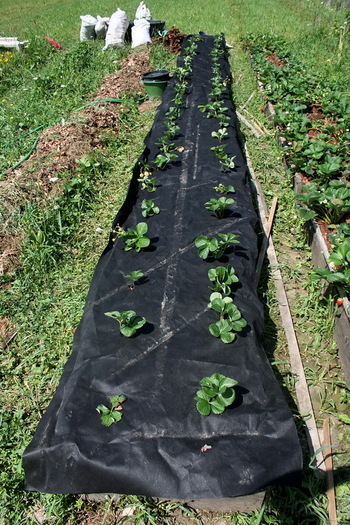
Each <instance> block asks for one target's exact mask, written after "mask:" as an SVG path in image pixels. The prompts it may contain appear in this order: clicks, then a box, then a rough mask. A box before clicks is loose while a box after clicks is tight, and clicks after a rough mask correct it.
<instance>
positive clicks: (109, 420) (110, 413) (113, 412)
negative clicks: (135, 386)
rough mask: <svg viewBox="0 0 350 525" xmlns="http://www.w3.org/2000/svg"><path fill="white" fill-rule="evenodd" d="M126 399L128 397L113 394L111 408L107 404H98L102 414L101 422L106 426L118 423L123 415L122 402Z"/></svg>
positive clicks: (97, 408) (110, 399)
mask: <svg viewBox="0 0 350 525" xmlns="http://www.w3.org/2000/svg"><path fill="white" fill-rule="evenodd" d="M125 400H126V397H125V396H123V395H121V396H112V397H110V398H109V401H110V404H111V408H108V407H106V406H105V405H98V407H96V410H97V412H98V413H99V414H101V423H102V425H104V426H105V427H110V426H111V425H112V424H113V423H118V421H120V420H121V419H122V417H123V413H122V410H123V407H122V403H124V401H125Z"/></svg>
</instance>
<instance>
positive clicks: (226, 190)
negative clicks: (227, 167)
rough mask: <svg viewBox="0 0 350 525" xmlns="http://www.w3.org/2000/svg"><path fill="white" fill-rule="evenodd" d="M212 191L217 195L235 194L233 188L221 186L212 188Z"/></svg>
mask: <svg viewBox="0 0 350 525" xmlns="http://www.w3.org/2000/svg"><path fill="white" fill-rule="evenodd" d="M214 190H215V191H217V192H218V193H235V192H236V190H235V189H234V187H233V186H224V185H223V184H219V185H218V186H214Z"/></svg>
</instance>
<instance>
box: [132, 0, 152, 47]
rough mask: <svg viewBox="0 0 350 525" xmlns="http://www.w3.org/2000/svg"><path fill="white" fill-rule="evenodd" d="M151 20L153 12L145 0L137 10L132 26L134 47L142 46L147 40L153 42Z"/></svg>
mask: <svg viewBox="0 0 350 525" xmlns="http://www.w3.org/2000/svg"><path fill="white" fill-rule="evenodd" d="M150 20H152V17H151V13H150V12H149V9H148V8H147V6H146V4H145V2H141V3H140V5H139V7H138V8H137V10H136V14H135V20H134V25H133V27H132V28H131V38H132V44H131V47H132V48H134V47H137V46H141V45H142V44H146V43H147V42H152V40H151V36H150V27H151V24H150V22H149V21H150Z"/></svg>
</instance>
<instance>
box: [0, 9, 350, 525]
mask: <svg viewBox="0 0 350 525" xmlns="http://www.w3.org/2000/svg"><path fill="white" fill-rule="evenodd" d="M147 5H148V6H149V7H150V9H151V12H152V15H153V17H154V18H159V19H166V22H167V26H168V27H170V26H171V25H172V24H174V25H176V26H177V27H179V28H180V29H181V31H183V32H188V33H196V32H198V31H199V30H205V31H206V32H208V33H210V34H217V33H219V32H221V31H223V32H224V34H225V38H226V40H227V42H228V43H229V44H232V45H233V49H231V51H230V54H231V65H232V70H233V76H234V97H235V102H236V105H237V108H239V107H242V106H243V105H244V104H245V103H246V102H247V100H248V98H249V97H250V96H251V95H252V93H254V96H253V98H252V99H251V100H250V102H249V104H248V106H247V109H248V110H249V112H250V113H251V114H252V115H254V116H255V118H256V119H257V120H258V121H263V122H264V123H265V126H268V122H267V120H266V119H265V117H264V115H263V114H262V113H261V110H260V108H261V106H262V104H263V100H262V99H261V97H260V95H259V94H258V92H257V89H256V82H255V77H254V75H253V74H252V72H251V70H250V65H249V58H248V56H247V54H246V52H245V49H244V46H243V37H244V35H246V34H247V33H253V34H254V33H255V34H269V35H271V34H272V32H273V33H274V35H273V36H277V37H279V38H281V37H283V39H284V41H285V42H286V43H287V44H288V47H289V49H292V50H293V54H294V56H296V57H298V59H299V61H300V62H303V63H304V64H305V66H306V69H307V70H310V71H312V72H317V74H321V76H322V78H325V79H326V80H327V82H328V81H332V82H335V83H336V84H337V86H338V88H339V89H338V90H337V93H336V92H334V91H333V92H332V95H331V96H329V97H327V95H326V97H325V98H324V100H323V103H324V104H323V111H324V114H325V115H327V116H329V117H331V115H333V114H337V115H339V114H343V113H345V111H344V110H345V109H346V108H347V107H348V102H347V96H345V97H344V93H343V91H344V86H347V85H349V82H350V66H349V64H350V60H349V55H350V51H349V43H348V33H346V32H345V31H344V29H342V26H343V24H344V21H345V14H344V11H342V10H339V9H332V10H329V9H328V8H327V7H326V5H324V4H323V5H322V4H321V2H319V1H316V0H310V1H307V0H294V1H292V0H263V1H262V0H259V1H257V0H245V2H244V3H242V2H235V3H232V2H231V1H229V0H224V2H222V3H221V4H220V9H217V6H216V5H215V6H214V7H215V8H213V4H212V3H211V2H207V1H205V2H204V3H203V1H201V2H199V0H193V2H191V5H190V7H189V5H188V3H187V4H186V3H185V2H181V1H180V3H179V2H177V3H176V4H174V3H172V2H169V1H166V0H163V1H162V2H161V3H159V2H155V0H150V1H149V2H147ZM1 7H2V21H1V26H0V30H1V33H2V35H4V36H7V35H17V36H18V37H19V38H20V39H21V40H24V39H28V40H29V41H30V45H29V46H28V48H27V50H26V51H25V53H23V54H17V53H13V59H12V58H11V60H9V61H8V62H6V63H5V64H4V63H0V67H1V72H0V76H1V88H0V89H1V95H0V121H1V127H0V129H1V131H0V133H1V142H2V151H1V154H0V155H1V157H0V162H1V169H0V172H1V173H3V172H4V170H5V168H7V167H8V166H12V165H13V164H15V163H16V162H18V160H20V159H21V158H22V157H23V156H24V155H25V154H26V153H27V152H28V151H29V150H30V149H31V148H32V146H33V144H34V142H35V140H36V138H37V137H38V135H39V133H40V132H41V130H42V129H44V128H41V130H39V129H38V130H37V131H36V132H34V133H31V131H32V130H34V129H35V128H37V127H39V126H42V125H46V124H48V123H49V122H51V121H56V120H57V119H59V120H61V119H62V118H66V117H67V115H68V113H69V111H70V110H75V109H77V108H78V107H80V106H82V105H83V104H84V103H85V102H86V100H89V99H90V97H93V92H94V90H95V89H96V88H97V87H98V85H99V83H100V81H101V79H102V76H103V75H104V74H106V73H108V72H112V71H114V70H115V68H117V67H118V60H119V58H120V57H121V56H123V55H124V53H126V52H129V48H125V49H123V50H121V51H111V52H107V53H101V47H102V45H101V43H99V42H90V43H89V44H88V45H82V46H81V45H80V44H79V43H78V33H79V26H80V19H79V16H80V15H81V14H84V13H85V12H86V11H87V10H89V11H90V12H91V14H94V15H95V14H97V13H99V11H100V9H101V4H100V3H98V2H96V1H94V0H92V1H90V2H89V3H88V4H86V2H83V1H82V0H78V1H76V2H71V1H70V0H62V1H61V2H59V3H57V2H53V1H51V0H50V1H49V2H46V3H45V6H43V3H42V2H37V1H36V0H34V1H32V2H30V3H28V2H24V1H23V0H21V1H20V2H17V3H15V4H14V3H6V4H5V3H4V2H3V3H2V5H1ZM43 7H45V8H43ZM120 7H121V8H122V9H125V10H126V11H127V13H128V15H129V17H130V19H132V18H133V15H134V12H135V9H136V7H137V6H136V5H135V4H134V3H132V2H130V1H129V0H123V1H122V2H121V4H120ZM103 9H104V12H103V13H99V14H101V16H105V15H109V14H110V13H112V12H113V11H114V10H115V2H112V1H111V0H106V1H105V2H104V5H103ZM44 35H49V36H50V37H52V38H53V39H55V40H56V41H58V42H60V43H61V44H62V48H63V50H62V52H61V51H59V52H58V50H55V49H54V48H52V46H50V45H49V44H48V42H47V41H45V40H44V39H43V36H44ZM79 48H81V49H79ZM56 51H57V52H56ZM0 52H1V51H0ZM66 55H68V57H67V58H65V62H64V66H63V64H60V61H61V60H62V59H63V57H64V56H66ZM168 60H169V58H167V59H166V61H163V62H161V61H158V62H151V63H152V66H151V68H152V69H156V68H158V67H159V68H160V69H167V68H168V66H169V63H170V62H168ZM79 61H81V67H82V69H84V71H83V72H80V71H79ZM7 66H8V68H7ZM5 68H6V69H5ZM66 72H69V75H66ZM59 75H63V78H60V76H59ZM34 77H37V79H40V80H39V82H38V83H37V80H34ZM83 77H84V78H83ZM67 80H68V81H69V82H68V84H67ZM64 84H66V86H67V87H65V88H63V87H61V85H64ZM45 86H47V88H48V92H47V95H48V97H47V100H46V91H45V89H46V88H45ZM213 87H215V86H213ZM3 99H4V100H3ZM132 104H133V105H134V102H133V103H132ZM296 106H297V104H296ZM346 111H347V110H346ZM176 112H177V110H176V109H175V110H174V112H173V113H174V114H175V113H176ZM295 113H297V114H298V115H297V116H296V117H295V118H296V120H298V119H300V120H301V121H302V122H301V123H300V124H299V123H298V122H297V125H296V126H295V127H294V128H295V132H294V133H295V135H296V136H297V137H299V136H300V135H302V136H304V135H305V132H306V131H307V130H308V129H310V124H309V122H308V121H306V120H305V114H304V113H303V112H302V111H299V110H297V111H296V112H295ZM280 114H281V113H280ZM11 117H12V118H11ZM248 118H249V117H248ZM281 118H282V117H281ZM283 118H284V119H285V120H284V122H285V125H284V127H285V128H286V125H287V124H288V114H287V115H283ZM306 118H308V117H306ZM152 119H153V114H150V113H148V114H147V113H146V114H142V115H141V114H140V113H139V112H138V111H137V110H136V109H135V111H134V110H131V111H130V112H129V113H128V117H127V122H125V121H124V124H123V123H122V121H120V127H121V129H123V126H124V125H125V124H126V123H127V128H126V129H125V133H124V134H122V136H120V137H119V138H118V139H115V140H114V139H113V141H112V140H111V139H110V138H108V140H107V138H106V143H107V142H108V150H107V151H104V152H103V156H102V157H103V160H104V162H105V161H107V165H106V164H105V168H104V169H102V170H101V171H100V172H99V174H98V175H97V176H93V177H92V178H90V176H89V178H88V180H90V181H93V184H94V192H93V199H92V200H91V201H89V199H87V200H88V201H89V202H88V203H87V207H86V209H85V208H84V209H83V210H81V211H80V212H79V216H80V218H79V221H78V222H79V225H74V227H73V226H71V227H70V228H72V229H73V230H74V231H75V233H72V235H70V236H68V235H67V236H66V233H65V235H64V236H63V238H64V242H63V244H62V247H61V248H60V253H61V255H60V256H59V261H58V263H55V264H52V268H51V270H50V272H49V273H48V274H47V277H46V278H45V274H44V273H43V277H44V279H43V280H44V281H45V285H43V282H42V279H38V277H37V276H38V274H39V271H38V270H37V269H36V268H33V273H32V271H31V270H32V267H31V265H24V267H23V269H25V272H24V273H23V274H22V273H21V272H20V271H19V270H16V271H15V274H10V275H9V274H4V275H1V276H0V281H1V290H0V295H1V307H0V308H1V315H2V316H4V317H7V318H12V319H14V321H15V323H16V327H17V329H18V334H19V335H18V337H17V339H16V340H15V341H14V342H13V343H12V344H11V345H9V346H8V347H7V348H6V350H4V351H2V355H1V383H2V394H1V409H0V417H1V427H0V443H1V444H0V446H1V449H2V458H1V469H0V501H1V505H0V522H2V523H4V524H5V525H7V524H11V525H17V524H24V523H25V524H28V525H34V524H37V523H38V520H37V518H36V517H35V516H37V517H39V518H40V519H41V520H45V521H46V522H47V523H57V524H59V523H65V524H67V525H73V524H74V525H79V524H85V523H87V521H88V520H90V522H92V523H93V522H94V520H95V522H97V523H101V524H102V523H103V524H104V525H107V524H108V525H112V524H114V523H115V522H116V519H119V518H118V516H119V517H120V514H118V513H120V511H121V510H122V509H125V508H126V509H127V510H128V512H130V513H133V514H132V516H129V518H128V519H127V521H130V522H132V521H134V522H135V523H140V524H146V523H159V524H163V523H167V522H169V523H171V522H172V523H176V522H177V521H179V522H180V520H181V519H182V520H184V519H186V520H187V523H208V520H207V516H206V515H199V516H198V515H197V516H196V514H195V513H194V512H193V511H190V510H188V509H186V507H185V506H184V505H182V504H175V503H169V502H163V501H160V502H156V501H154V500H152V499H150V498H144V497H137V496H123V497H122V498H121V499H120V501H119V502H117V503H116V502H113V501H110V500H109V501H107V502H102V503H96V502H88V501H84V500H83V499H81V498H80V497H79V496H75V495H68V496H64V495H44V494H32V493H27V492H25V491H24V485H23V471H22V469H21V454H22V452H23V450H24V448H25V446H26V445H27V444H28V443H29V441H30V439H31V437H32V434H33V432H34V429H35V427H36V425H37V423H38V421H39V419H40V416H41V414H42V413H43V411H44V410H45V408H46V407H47V404H48V402H49V400H50V399H51V397H52V394H53V392H54V391H55V389H56V386H57V384H58V381H59V378H60V376H61V372H62V367H63V366H64V364H65V362H66V359H67V356H68V355H69V354H70V352H71V343H72V332H73V331H74V330H75V328H76V326H77V324H78V322H79V319H80V318H81V315H82V311H83V307H84V301H85V296H86V293H87V290H88V286H89V282H90V280H91V275H92V272H93V269H94V267H95V265H96V262H97V260H98V257H99V255H100V253H101V252H102V250H103V248H104V246H105V244H106V239H107V237H108V234H109V229H110V224H111V220H112V219H113V217H114V215H115V211H116V210H117V209H119V207H120V206H121V204H122V203H123V199H124V196H125V192H126V189H127V187H128V182H129V180H130V177H131V167H132V166H133V165H134V163H135V162H136V160H137V157H138V155H139V154H140V153H141V152H142V150H143V138H144V137H145V135H146V134H147V131H148V130H149V128H150V126H151V123H152ZM175 120H176V117H175ZM168 121H169V123H172V122H173V117H172V116H171V114H169V116H168ZM290 122H291V124H292V121H290ZM174 125H175V124H174ZM293 126H294V124H292V125H291V129H290V133H291V135H290V137H291V138H292V140H290V141H293V140H294V137H293V129H292V127H293ZM345 129H346V128H345ZM242 130H243V132H244V134H245V139H246V141H247V144H248V149H249V152H250V155H251V157H252V162H253V165H254V169H255V170H256V172H257V175H258V177H259V180H260V182H261V183H262V184H263V186H264V192H265V195H266V198H267V201H268V204H270V203H271V200H272V198H273V196H274V194H276V193H278V196H279V206H278V210H277V213H276V216H275V222H274V230H273V238H274V242H275V246H276V247H277V250H278V253H279V257H280V259H281V268H282V270H283V276H284V280H285V282H286V283H287V284H288V288H289V289H288V293H289V298H290V297H291V295H290V294H293V290H294V289H297V290H298V293H299V294H300V303H298V302H296V301H294V300H292V301H291V305H290V306H291V309H292V314H293V318H294V322H295V323H296V327H297V331H298V338H299V343H300V346H301V350H302V354H303V359H304V360H305V359H306V360H307V361H308V364H310V362H311V364H312V366H309V368H308V370H307V372H308V381H309V385H310V386H311V387H312V388H317V389H319V390H320V397H321V401H322V407H321V411H319V410H317V417H318V420H319V421H320V422H322V419H323V418H324V417H325V415H331V418H332V420H331V422H332V427H333V429H334V431H335V432H337V433H338V440H339V442H340V443H342V445H341V453H336V454H335V455H334V458H333V459H334V461H335V486H336V493H337V505H338V519H339V524H340V525H345V524H346V523H347V521H348V517H349V515H350V505H349V501H350V488H349V487H350V480H349V471H348V465H349V460H348V457H349V455H348V452H347V451H346V444H348V446H349V443H350V432H349V430H348V428H347V426H346V425H345V424H342V425H340V422H339V423H337V417H336V414H337V413H339V414H345V415H349V412H348V402H349V399H348V394H349V391H348V388H347V386H346V384H344V382H343V383H342V380H341V377H342V376H341V370H340V369H339V366H338V365H337V364H336V355H335V348H334V343H333V341H332V337H331V335H330V334H331V331H332V330H331V328H332V314H331V313H330V308H329V304H330V303H329V302H327V300H326V299H324V300H323V301H321V302H320V301H318V297H319V286H318V285H317V286H315V285H310V284H308V283H307V276H308V275H309V274H310V272H311V266H310V263H309V261H308V258H309V256H310V255H309V252H308V250H307V248H306V247H305V243H304V240H303V235H302V224H301V222H300V220H299V218H298V217H297V215H296V214H295V209H294V202H293V195H292V191H291V189H290V181H289V179H288V177H285V176H284V172H283V168H282V164H281V151H280V150H279V148H278V147H277V146H276V143H275V141H274V139H273V137H272V134H271V136H265V137H262V138H260V139H256V138H255V137H253V136H251V135H250V132H249V130H247V129H245V128H244V125H242ZM304 130H305V131H304ZM130 131H131V133H130ZM27 133H31V134H30V135H26V134H27ZM322 133H323V134H324V135H327V137H329V136H330V134H332V133H333V132H332V130H331V129H330V130H328V129H326V130H325V128H324V127H323V131H322ZM327 137H324V138H321V137H319V139H318V142H320V141H323V142H325V143H328V144H329V141H328V142H327V140H328V139H327ZM343 137H344V134H343ZM224 140H225V139H224V138H223V141H224ZM341 140H343V139H341ZM326 154H328V155H330V156H331V157H334V156H335V155H334V152H333V151H332V148H331V147H329V146H327V152H326V153H325V154H324V157H323V159H325V155H326ZM323 159H322V161H321V162H314V164H313V166H314V168H312V169H314V170H315V169H318V168H317V166H319V165H320V164H324V163H325V162H324V160H323ZM312 160H315V161H319V159H312ZM112 166H114V167H116V168H114V169H113V168H112ZM83 179H85V176H83ZM68 180H69V179H67V183H68V184H69V182H68ZM111 186H113V192H112V193H113V194H112V195H111V192H110V191H109V190H110V187H111ZM146 191H147V190H146ZM84 200H85V197H84ZM35 204H36V202H32V205H33V208H35ZM45 204H46V203H45ZM70 206H71V203H70ZM45 208H46V206H43V211H42V214H41V213H39V211H35V215H37V216H39V215H40V221H41V220H42V217H43V216H45V213H46V212H45ZM56 215H57V210H56ZM20 217H21V215H20ZM36 220H37V219H36ZM97 228H99V229H100V230H102V232H103V233H102V234H101V233H96V229H97ZM13 230H16V231H19V225H18V222H17V219H16V221H15V225H14V227H13ZM339 231H340V230H338V232H339ZM65 232H67V230H65ZM68 237H69V239H70V240H69V242H68V243H67V242H66V239H67V238H68ZM41 247H42V248H41V249H42V250H46V246H45V244H44V245H41ZM50 249H51V247H50V246H48V251H49V252H50ZM73 250H74V251H73ZM62 253H63V254H64V257H62ZM291 254H292V256H291ZM42 256H43V257H44V259H48V260H49V261H50V260H51V259H50V257H48V256H46V255H42V254H40V257H42ZM38 258H39V255H38ZM50 265H51V262H49V266H50ZM301 292H303V293H301ZM260 297H261V300H262V301H263V303H264V306H265V316H266V320H265V330H264V342H265V348H266V349H267V350H268V351H269V358H270V360H271V362H272V364H273V367H274V369H275V372H276V374H277V376H278V377H280V379H281V382H282V383H283V385H284V387H283V388H284V389H285V392H286V395H287V396H288V398H289V399H290V395H293V383H294V380H293V374H292V373H291V371H290V366H289V364H288V357H287V356H286V355H285V347H286V343H285V339H284V336H283V330H282V329H281V325H280V320H279V315H278V308H277V303H276V299H275V295H274V290H273V284H272V281H271V277H270V276H269V271H268V268H267V267H265V268H264V271H263V280H262V283H261V286H260ZM292 297H293V295H292ZM339 393H340V398H339V395H338V394H339ZM344 400H345V401H344ZM290 403H291V407H292V410H293V413H294V417H295V420H296V423H297V425H298V428H299V431H300V435H301V436H303V416H302V415H301V414H299V413H298V411H297V409H296V408H295V405H294V404H293V401H290ZM332 403H333V404H332ZM334 407H335V408H334ZM305 456H306V461H305V465H306V467H305V471H304V479H303V486H302V488H301V489H300V490H299V489H297V490H296V489H293V488H291V489H289V488H283V487H275V488H274V489H272V491H271V492H270V493H269V494H268V496H267V499H266V502H265V503H264V506H263V508H262V509H261V510H259V511H254V512H251V513H248V514H242V513H232V514H222V516H220V517H221V519H223V520H226V522H227V523H228V524H232V523H235V524H239V525H241V524H244V525H251V524H252V523H260V524H261V525H265V524H268V523H274V524H276V525H278V524H281V525H282V524H283V525H285V524H287V523H293V522H295V523H310V524H311V523H312V524H315V525H323V524H326V523H328V522H329V520H328V516H327V499H326V496H325V484H324V481H323V480H318V479H316V478H315V477H314V475H313V473H312V472H310V469H308V467H307V464H308V456H307V452H305ZM175 507H176V508H175ZM179 516H180V517H179ZM121 519H124V520H125V515H124V516H123V517H122V518H121ZM215 519H216V517H215Z"/></svg>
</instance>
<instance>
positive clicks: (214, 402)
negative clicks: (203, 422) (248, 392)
mask: <svg viewBox="0 0 350 525" xmlns="http://www.w3.org/2000/svg"><path fill="white" fill-rule="evenodd" d="M237 383H238V382H237V381H236V380H235V379H231V378H230V377H226V376H224V375H222V374H213V375H212V376H210V377H203V379H201V380H200V381H199V384H200V385H201V387H202V388H201V389H200V390H198V391H197V393H196V397H195V398H194V399H195V401H197V403H196V407H197V410H198V412H199V413H200V414H202V416H209V414H210V413H211V412H213V413H214V414H222V413H223V412H224V410H225V408H227V407H228V406H230V405H232V403H233V402H234V400H235V398H236V392H235V390H234V388H233V387H234V386H235V385H237Z"/></svg>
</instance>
